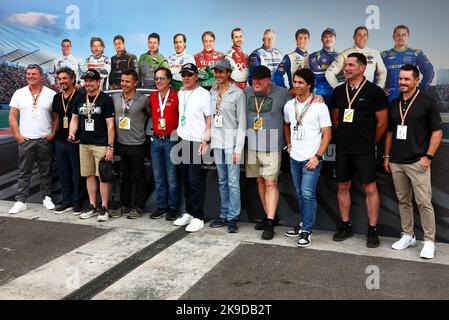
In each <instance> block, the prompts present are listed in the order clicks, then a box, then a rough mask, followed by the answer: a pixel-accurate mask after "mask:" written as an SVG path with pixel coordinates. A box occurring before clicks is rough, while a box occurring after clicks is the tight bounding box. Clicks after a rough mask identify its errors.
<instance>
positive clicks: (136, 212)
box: [127, 208, 143, 219]
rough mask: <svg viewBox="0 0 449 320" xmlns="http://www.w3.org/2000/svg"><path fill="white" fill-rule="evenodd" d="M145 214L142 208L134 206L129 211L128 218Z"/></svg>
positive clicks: (135, 217)
mask: <svg viewBox="0 0 449 320" xmlns="http://www.w3.org/2000/svg"><path fill="white" fill-rule="evenodd" d="M142 215H143V210H142V209H140V208H134V209H132V210H131V211H130V212H129V213H128V216H127V218H128V219H138V218H140V217H141V216H142Z"/></svg>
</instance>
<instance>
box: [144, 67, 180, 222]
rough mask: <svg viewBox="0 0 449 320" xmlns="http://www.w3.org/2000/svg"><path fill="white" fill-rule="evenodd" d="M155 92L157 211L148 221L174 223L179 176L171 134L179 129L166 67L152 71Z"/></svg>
mask: <svg viewBox="0 0 449 320" xmlns="http://www.w3.org/2000/svg"><path fill="white" fill-rule="evenodd" d="M155 74H156V77H155V78H154V80H155V82H156V87H157V91H154V92H152V93H151V95H150V104H151V119H152V121H153V136H152V137H151V163H152V167H153V173H154V181H155V185H156V194H157V209H156V211H155V212H153V213H152V214H151V215H150V218H151V219H159V218H162V217H163V216H164V215H165V219H167V220H169V221H174V220H176V218H177V217H178V215H179V198H180V186H179V174H178V168H177V166H176V165H175V164H173V162H172V161H171V159H170V153H171V151H172V149H173V147H174V146H175V145H176V143H177V142H178V139H177V137H175V136H173V137H172V133H173V132H176V128H177V127H178V118H179V110H178V93H177V91H176V90H174V89H173V88H172V87H171V86H170V82H171V80H172V74H171V71H170V69H168V68H164V67H161V68H158V69H156V71H155Z"/></svg>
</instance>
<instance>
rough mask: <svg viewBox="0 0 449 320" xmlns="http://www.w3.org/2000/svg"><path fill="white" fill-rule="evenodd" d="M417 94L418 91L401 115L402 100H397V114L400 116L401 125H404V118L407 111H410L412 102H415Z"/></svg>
mask: <svg viewBox="0 0 449 320" xmlns="http://www.w3.org/2000/svg"><path fill="white" fill-rule="evenodd" d="M418 94H419V89H418V90H417V91H416V93H415V96H414V97H413V99H412V101H411V102H410V104H409V105H408V107H407V109H406V110H405V113H404V114H402V101H401V100H402V99H400V100H399V114H400V115H401V125H402V126H403V125H404V122H405V117H406V116H407V113H408V111H409V110H410V108H411V107H412V104H413V102H415V99H416V97H417V96H418Z"/></svg>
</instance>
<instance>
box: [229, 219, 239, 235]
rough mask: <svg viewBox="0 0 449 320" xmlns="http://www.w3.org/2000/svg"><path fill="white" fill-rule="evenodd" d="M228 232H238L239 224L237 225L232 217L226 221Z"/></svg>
mask: <svg viewBox="0 0 449 320" xmlns="http://www.w3.org/2000/svg"><path fill="white" fill-rule="evenodd" d="M228 232H229V233H237V232H239V226H238V225H237V220H235V219H232V220H229V221H228Z"/></svg>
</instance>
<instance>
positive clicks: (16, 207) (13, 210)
mask: <svg viewBox="0 0 449 320" xmlns="http://www.w3.org/2000/svg"><path fill="white" fill-rule="evenodd" d="M26 209H27V205H26V204H25V203H23V202H22V201H17V202H16V203H14V205H13V206H12V208H11V209H9V212H8V213H9V214H16V213H19V212H21V211H24V210H26Z"/></svg>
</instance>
